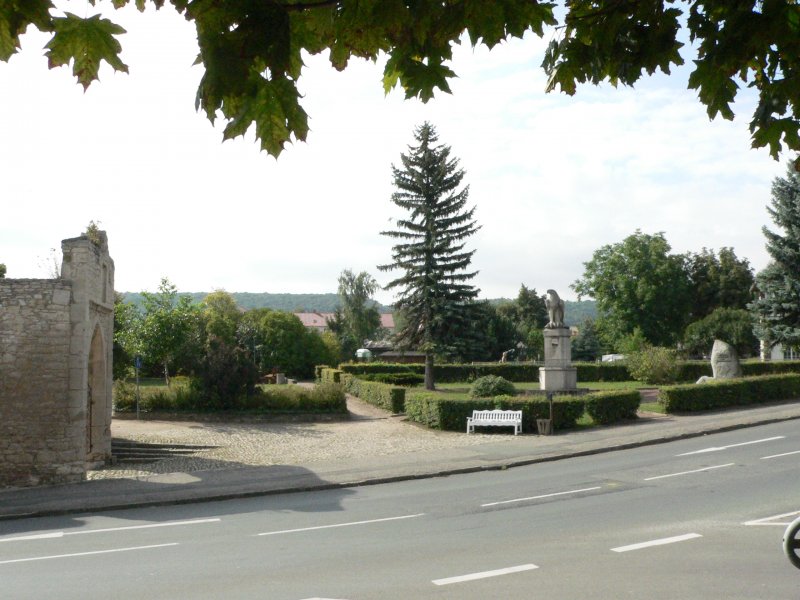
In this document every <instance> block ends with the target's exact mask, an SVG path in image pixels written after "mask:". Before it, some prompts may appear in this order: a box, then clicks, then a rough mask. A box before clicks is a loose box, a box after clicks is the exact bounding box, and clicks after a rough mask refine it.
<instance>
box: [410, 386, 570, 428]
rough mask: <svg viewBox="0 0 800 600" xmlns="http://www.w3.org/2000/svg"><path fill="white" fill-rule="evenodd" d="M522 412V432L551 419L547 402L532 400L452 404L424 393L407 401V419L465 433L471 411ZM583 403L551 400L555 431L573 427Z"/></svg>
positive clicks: (476, 400) (509, 398)
mask: <svg viewBox="0 0 800 600" xmlns="http://www.w3.org/2000/svg"><path fill="white" fill-rule="evenodd" d="M495 408H499V409H501V410H521V411H522V431H523V432H524V433H530V432H534V431H536V419H547V418H549V417H550V404H549V403H548V402H547V399H546V398H543V397H532V396H524V397H523V396H497V397H496V398H474V399H469V400H453V399H449V398H442V397H440V396H437V395H435V394H430V393H425V392H412V393H409V394H408V397H407V398H406V416H407V417H408V418H409V419H410V420H411V421H416V422H417V423H421V424H422V425H425V426H427V427H430V428H431V429H444V430H446V431H466V427H467V417H471V416H472V411H473V410H493V409H495ZM583 412H584V405H583V400H582V399H581V398H578V397H576V396H556V397H555V398H553V422H554V427H555V428H556V429H569V428H571V427H575V423H576V421H577V420H578V419H579V418H580V417H581V416H582V415H583Z"/></svg>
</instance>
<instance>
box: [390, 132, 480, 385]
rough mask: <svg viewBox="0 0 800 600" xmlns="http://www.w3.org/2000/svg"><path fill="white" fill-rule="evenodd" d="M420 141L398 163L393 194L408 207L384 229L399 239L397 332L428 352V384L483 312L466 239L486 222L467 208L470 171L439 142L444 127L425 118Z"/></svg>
mask: <svg viewBox="0 0 800 600" xmlns="http://www.w3.org/2000/svg"><path fill="white" fill-rule="evenodd" d="M414 138H415V140H416V143H417V145H415V146H414V145H412V146H409V147H408V150H409V151H408V154H401V155H400V158H401V161H402V166H403V168H402V169H398V168H397V167H395V166H394V165H392V173H393V177H394V185H395V187H396V188H397V191H396V192H395V193H393V194H392V202H394V203H395V204H396V205H397V206H399V207H400V208H402V209H405V210H406V211H408V213H409V215H408V218H406V219H399V220H398V221H397V230H395V231H382V232H381V234H382V235H386V236H388V237H391V238H393V239H396V240H399V242H398V243H397V244H396V245H395V246H393V247H392V262H391V263H390V264H386V265H380V266H379V267H378V268H379V269H380V270H381V271H390V270H399V271H401V272H402V274H401V275H400V276H399V277H398V278H397V279H394V280H392V281H391V282H389V283H388V284H387V285H386V289H393V288H398V289H399V295H398V297H397V299H396V301H395V307H396V308H397V309H398V310H399V311H400V312H401V313H402V316H403V323H404V326H403V327H402V328H401V329H400V330H399V331H398V332H397V333H396V336H395V339H396V342H397V345H398V347H400V348H415V349H418V350H420V351H422V352H424V353H425V388H426V389H429V390H432V389H434V382H433V361H434V356H435V355H443V356H448V355H457V354H459V353H460V352H459V351H460V349H461V342H462V341H463V335H464V332H468V331H469V330H470V327H469V324H470V320H471V318H472V317H473V315H475V298H476V296H477V295H478V290H477V289H476V288H475V287H473V286H472V285H470V284H469V283H468V282H469V280H470V279H472V278H473V277H474V276H475V275H476V274H477V271H473V272H467V271H466V269H467V267H469V265H470V263H471V262H472V255H473V254H474V253H475V251H474V250H465V249H464V247H465V242H464V240H465V239H466V238H467V237H469V236H471V235H472V234H474V233H475V232H476V231H478V229H479V228H480V227H479V226H478V225H477V224H476V223H475V220H474V219H473V215H474V213H475V207H474V206H473V207H472V208H467V206H466V204H467V198H468V196H469V186H465V187H464V188H463V189H461V190H459V186H460V185H461V180H462V179H463V178H464V171H463V170H462V169H460V168H458V162H459V161H458V159H457V158H451V156H450V147H449V146H445V145H437V142H438V139H439V138H438V136H437V134H436V129H435V128H434V127H433V126H432V125H431V124H430V123H427V122H426V123H424V124H423V125H422V126H420V127H419V128H417V130H416V131H415V132H414Z"/></svg>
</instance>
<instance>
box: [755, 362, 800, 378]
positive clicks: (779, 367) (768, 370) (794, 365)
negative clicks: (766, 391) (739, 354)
mask: <svg viewBox="0 0 800 600" xmlns="http://www.w3.org/2000/svg"><path fill="white" fill-rule="evenodd" d="M780 373H800V360H778V361H766V362H761V361H753V362H750V361H745V362H743V363H742V375H744V376H745V377H750V376H755V375H778V374H780Z"/></svg>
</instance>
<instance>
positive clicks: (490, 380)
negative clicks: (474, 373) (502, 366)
mask: <svg viewBox="0 0 800 600" xmlns="http://www.w3.org/2000/svg"><path fill="white" fill-rule="evenodd" d="M516 394H517V388H515V387H514V384H513V383H511V382H510V381H509V380H508V379H505V378H504V377H500V376H498V375H484V376H483V377H478V378H477V379H476V380H475V381H473V382H472V387H471V388H470V390H469V395H470V397H471V398H492V397H494V396H516Z"/></svg>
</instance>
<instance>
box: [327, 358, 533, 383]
mask: <svg viewBox="0 0 800 600" xmlns="http://www.w3.org/2000/svg"><path fill="white" fill-rule="evenodd" d="M339 368H340V369H341V370H342V371H344V372H345V373H348V374H351V375H356V376H359V377H360V376H362V375H365V374H370V373H396V372H399V371H408V372H411V373H418V374H420V375H422V374H424V373H425V365H422V364H404V363H399V364H397V363H380V362H372V363H342V364H341V365H339ZM485 375H497V376H500V377H503V378H505V379H507V380H508V381H517V382H519V381H539V365H538V364H533V363H475V364H437V365H434V367H433V378H434V380H435V381H436V382H437V383H459V382H463V381H475V380H476V379H478V378H479V377H483V376H485Z"/></svg>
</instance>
